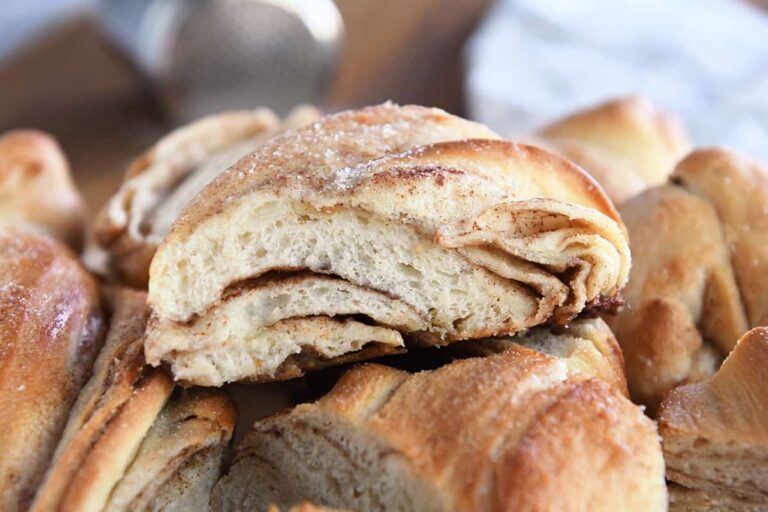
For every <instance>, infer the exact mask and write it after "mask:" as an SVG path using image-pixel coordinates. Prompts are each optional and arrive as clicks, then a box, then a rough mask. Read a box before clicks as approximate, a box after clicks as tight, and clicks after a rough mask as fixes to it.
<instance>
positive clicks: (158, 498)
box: [31, 290, 234, 512]
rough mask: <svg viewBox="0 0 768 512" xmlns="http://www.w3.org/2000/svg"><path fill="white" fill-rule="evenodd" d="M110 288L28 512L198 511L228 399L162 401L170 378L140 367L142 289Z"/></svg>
mask: <svg viewBox="0 0 768 512" xmlns="http://www.w3.org/2000/svg"><path fill="white" fill-rule="evenodd" d="M109 293H110V301H109V302H110V303H111V305H112V320H111V325H110V329H109V333H108V335H107V340H106V342H105V346H104V349H103V350H102V351H101V353H100V354H99V357H98V358H97V360H96V363H95V365H94V371H93V376H92V377H91V379H90V380H89V381H88V384H87V385H86V386H85V387H84V388H83V392H82V393H81V395H80V397H79V398H78V400H77V402H76V404H75V406H74V408H73V409H72V412H71V414H70V417H69V421H68V423H67V426H66V429H65V431H64V435H63V436H62V439H61V441H60V442H59V445H58V448H57V449H56V453H55V455H54V458H53V462H52V464H51V466H50V468H49V469H48V472H47V473H46V476H45V480H44V481H43V483H42V485H41V486H40V488H39V489H38V491H37V494H36V496H35V500H34V502H33V504H32V507H31V510H32V511H39V512H42V511H54V510H61V511H67V510H78V511H88V510H91V511H101V510H110V511H118V510H150V509H151V510H205V509H206V508H205V506H204V504H205V503H207V500H208V498H207V496H208V493H209V492H210V489H211V487H212V484H213V482H214V481H215V479H216V478H217V477H218V471H219V464H220V462H221V455H222V450H223V446H224V445H225V444H226V443H227V442H228V441H229V439H230V437H231V435H232V429H233V426H234V409H233V406H232V404H231V403H230V401H229V399H228V398H227V397H226V396H225V395H223V394H220V393H211V392H203V391H194V392H189V393H187V394H183V395H181V396H178V397H176V398H174V399H172V400H171V401H170V402H169V401H168V400H169V398H170V397H171V392H172V390H173V383H172V382H171V380H170V378H169V377H167V376H166V375H165V373H163V372H162V371H160V370H158V369H153V368H149V367H147V366H145V364H144V357H143V354H142V346H141V339H142V335H143V333H144V327H145V325H146V320H147V317H148V310H147V308H146V295H145V294H144V293H139V292H133V291H129V290H111V291H110V292H109ZM201 500H203V501H201ZM180 504H181V505H184V507H182V508H178V507H179V506H180ZM193 504H194V506H192V505H193Z"/></svg>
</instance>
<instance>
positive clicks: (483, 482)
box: [212, 345, 667, 512]
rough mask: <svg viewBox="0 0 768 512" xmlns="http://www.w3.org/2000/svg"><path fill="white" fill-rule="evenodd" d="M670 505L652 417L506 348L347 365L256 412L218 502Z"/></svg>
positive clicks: (537, 356)
mask: <svg viewBox="0 0 768 512" xmlns="http://www.w3.org/2000/svg"><path fill="white" fill-rule="evenodd" d="M304 500H310V501H311V502H313V503H315V504H318V505H323V506H330V507H339V508H348V509H351V510H367V511H376V510H420V511H432V510H434V511H441V512H443V511H451V510H456V511H461V510H474V511H485V510H516V511H534V510H535V511H550V510H551V511H562V510H591V511H615V510H643V511H653V510H659V511H663V510H666V507H667V492H666V485H665V482H664V462H663V460H662V454H661V447H660V444H659V440H658V434H657V431H656V427H655V425H654V423H653V422H652V421H651V420H650V419H648V418H647V417H646V416H644V415H643V413H642V412H641V410H640V409H639V408H638V407H636V406H634V405H633V404H632V403H631V402H630V401H629V400H628V399H626V398H625V397H624V396H623V395H622V394H621V393H620V392H619V391H617V390H615V389H613V388H611V387H610V386H609V385H607V384H606V383H604V382H602V381H600V380H598V379H594V378H589V377H586V376H585V375H583V374H581V373H572V372H569V370H568V366H567V364H566V363H565V362H563V361H561V360H559V359H558V358H556V357H553V356H549V355H545V354H541V353H538V352H536V351H533V350H531V349H528V348H525V347H522V346H519V345H512V346H510V348H509V349H508V350H506V351H503V352H501V353H499V354H495V355H491V356H488V357H476V358H470V359H464V360H460V361H456V362H454V363H451V364H449V365H446V366H443V367H441V368H439V369H437V370H433V371H423V372H419V373H416V374H410V373H407V372H404V371H401V370H396V369H393V368H390V367H387V366H381V365H373V364H372V365H363V366H360V367H357V368H356V369H353V370H350V371H349V372H348V373H346V374H345V375H344V376H343V377H342V378H341V380H340V381H339V382H338V383H337V384H336V386H335V387H334V388H333V390H331V391H330V393H328V394H327V395H326V396H324V397H323V398H321V399H320V400H319V401H317V402H315V403H309V404H302V405H299V406H297V407H295V408H294V409H292V410H289V411H286V412H283V413H280V414H277V415H275V416H272V417H269V418H266V419H263V420H260V421H258V422H257V423H256V424H255V426H254V428H253V431H252V432H250V433H249V434H248V435H247V436H246V437H245V439H244V441H243V442H242V443H241V445H240V446H239V447H238V450H237V453H236V455H235V459H234V462H233V464H232V466H231V468H230V470H229V473H228V474H227V475H226V476H225V477H223V478H222V479H221V480H220V481H219V482H218V483H217V484H216V487H215V489H214V494H213V499H212V509H213V510H214V511H230V510H261V509H264V508H266V507H267V505H268V504H270V503H274V504H277V505H278V506H280V507H284V508H288V507H289V506H291V505H293V504H296V503H299V502H302V501H304Z"/></svg>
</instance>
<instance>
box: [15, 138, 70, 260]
mask: <svg viewBox="0 0 768 512" xmlns="http://www.w3.org/2000/svg"><path fill="white" fill-rule="evenodd" d="M0 226H6V227H16V228H25V229H31V230H33V231H36V232H38V233H46V234H49V235H51V236H53V237H55V238H58V239H59V240H61V241H63V242H64V243H66V244H67V245H69V246H70V247H72V248H73V249H75V250H78V249H80V247H81V244H82V242H83V234H84V229H85V206H84V204H83V200H82V198H81V197H80V193H79V192H78V191H77V189H76V188H75V185H74V183H73V182H72V177H71V176H70V173H69V164H68V163H67V160H66V158H65V157H64V153H63V152H62V151H61V148H60V147H59V145H58V144H57V143H56V141H55V140H54V139H53V138H52V137H51V136H50V135H47V134H45V133H42V132H37V131H33V130H16V131H12V132H8V133H6V134H5V135H3V136H2V137H0Z"/></svg>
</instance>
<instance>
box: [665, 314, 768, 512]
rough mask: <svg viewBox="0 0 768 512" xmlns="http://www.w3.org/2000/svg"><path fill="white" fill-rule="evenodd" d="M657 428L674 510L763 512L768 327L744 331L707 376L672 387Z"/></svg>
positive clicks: (767, 491)
mask: <svg viewBox="0 0 768 512" xmlns="http://www.w3.org/2000/svg"><path fill="white" fill-rule="evenodd" d="M659 430H660V433H661V435H662V439H663V447H664V455H665V459H666V462H667V478H668V479H669V480H670V481H672V482H675V483H676V484H678V485H677V486H676V487H675V490H674V492H673V495H674V496H675V500H673V510H686V509H688V510H690V509H692V508H694V507H693V505H692V503H696V502H701V503H702V504H703V505H706V506H703V507H702V509H704V510H706V509H707V507H709V509H711V510H738V511H744V510H766V509H768V328H766V327H760V328H756V329H752V330H751V331H749V332H748V333H747V334H745V335H744V337H743V338H741V340H739V342H738V344H737V345H736V348H735V349H734V350H733V352H731V354H730V355H729V356H728V358H727V359H726V360H725V362H724V363H723V365H722V367H721V368H720V369H719V370H718V371H717V373H716V374H715V375H714V377H712V378H711V379H709V380H706V381H704V382H700V383H697V384H689V385H687V386H681V387H679V388H676V389H674V390H673V391H672V392H671V393H670V394H669V396H667V398H666V399H665V400H664V402H663V403H662V405H661V408H660V411H659ZM677 503H680V506H678V505H677Z"/></svg>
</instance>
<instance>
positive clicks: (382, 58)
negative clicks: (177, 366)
mask: <svg viewBox="0 0 768 512" xmlns="http://www.w3.org/2000/svg"><path fill="white" fill-rule="evenodd" d="M490 3H491V0H386V1H383V0H337V5H338V6H339V10H340V11H341V13H342V17H343V19H344V22H345V28H346V40H345V48H344V51H343V55H342V59H341V63H340V66H339V69H338V72H337V76H336V79H335V81H334V83H333V85H332V87H331V90H330V91H329V100H328V102H327V104H326V105H324V107H325V108H326V109H327V110H330V111H333V110H338V109H340V108H346V107H354V106H361V105H366V104H372V103H378V102H381V101H385V100H388V99H391V100H393V101H398V102H401V103H420V104H426V105H435V106H440V107H443V108H446V109H447V110H449V111H452V112H455V113H462V111H463V95H462V79H461V65H462V64H461V49H462V47H463V45H464V42H465V40H466V37H467V36H468V35H469V34H470V33H471V31H472V30H473V28H474V27H475V25H476V22H477V20H478V18H479V17H480V16H481V15H482V13H483V12H484V10H485V9H486V8H487V7H488V5H489V4H490ZM0 97H1V98H2V99H3V100H2V101H1V102H0V131H6V130H9V129H13V128H37V129H41V130H44V131H47V132H50V133H52V134H53V135H54V136H56V137H57V138H58V139H59V141H60V142H61V144H62V146H63V147H64V150H65V152H66V153H67V155H68V156H69V158H70V161H71V163H72V166H73V170H74V174H75V179H76V181H77V183H78V185H79V186H80V188H81V190H82V191H83V193H84V195H85V196H86V199H87V201H88V203H89V206H90V207H91V209H92V210H95V209H97V208H98V207H100V206H101V204H103V203H104V201H105V200H106V199H107V198H108V197H109V196H110V195H111V194H112V193H113V191H114V190H115V189H116V188H117V186H118V184H119V181H120V179H121V178H122V173H123V170H124V168H125V166H126V164H127V163H128V162H129V161H130V159H131V158H133V157H134V156H136V155H137V154H138V153H140V152H141V151H142V150H143V149H144V148H146V147H147V146H149V145H150V144H151V143H152V142H153V141H154V140H156V139H157V138H158V137H159V136H161V135H162V134H163V133H164V132H166V131H167V130H169V129H170V128H172V127H171V126H169V125H168V124H167V123H165V122H164V121H163V119H162V116H161V115H160V113H159V110H158V109H157V108H156V105H154V104H153V102H152V101H151V99H150V98H149V97H148V95H147V94H146V90H145V88H144V87H143V84H142V83H141V82H140V80H139V79H138V78H137V77H136V76H135V75H134V74H133V72H132V70H131V69H130V68H129V67H128V66H127V64H126V63H125V62H124V61H123V60H122V59H120V58H119V57H118V56H117V55H116V54H115V53H114V52H112V51H111V49H110V48H109V47H108V46H107V45H106V44H105V43H104V42H103V40H102V39H101V37H100V36H99V35H98V33H97V31H96V30H95V29H94V28H93V24H92V23H90V21H89V20H88V19H86V18H78V19H75V20H70V21H68V22H66V23H63V24H62V25H60V26H58V27H54V28H52V29H50V30H49V31H48V32H47V33H46V35H45V37H44V38H41V39H40V40H38V41H37V42H36V43H35V44H34V45H33V46H30V47H28V48H26V49H24V50H23V51H22V52H20V53H19V54H17V55H16V56H14V57H13V58H12V59H11V60H10V61H6V62H4V63H3V65H2V68H0Z"/></svg>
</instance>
